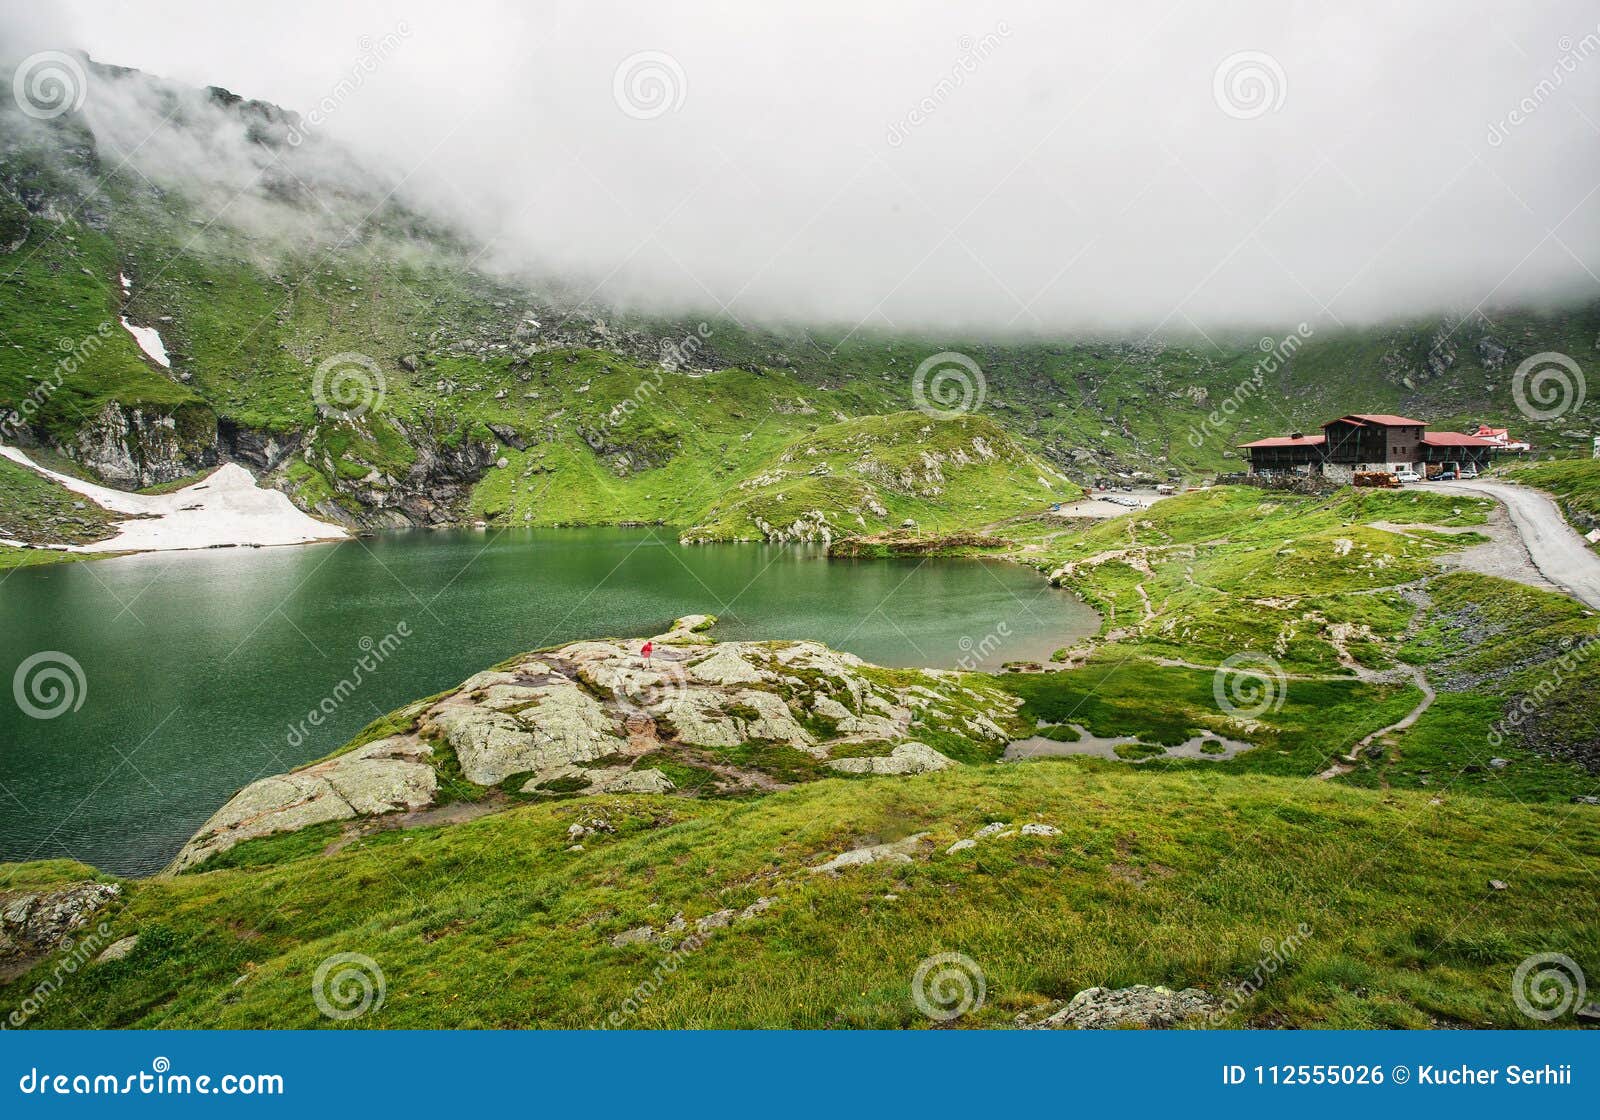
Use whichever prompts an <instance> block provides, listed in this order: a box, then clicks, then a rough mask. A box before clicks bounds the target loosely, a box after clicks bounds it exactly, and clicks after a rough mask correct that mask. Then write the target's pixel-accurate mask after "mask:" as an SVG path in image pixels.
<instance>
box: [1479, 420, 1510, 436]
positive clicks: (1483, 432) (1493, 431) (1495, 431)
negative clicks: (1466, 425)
mask: <svg viewBox="0 0 1600 1120" xmlns="http://www.w3.org/2000/svg"><path fill="white" fill-rule="evenodd" d="M1472 434H1473V435H1475V436H1482V437H1483V438H1484V439H1493V438H1494V437H1495V436H1504V435H1509V434H1510V431H1509V429H1506V428H1491V427H1489V425H1487V424H1479V425H1478V430H1477V431H1475V432H1473V433H1472Z"/></svg>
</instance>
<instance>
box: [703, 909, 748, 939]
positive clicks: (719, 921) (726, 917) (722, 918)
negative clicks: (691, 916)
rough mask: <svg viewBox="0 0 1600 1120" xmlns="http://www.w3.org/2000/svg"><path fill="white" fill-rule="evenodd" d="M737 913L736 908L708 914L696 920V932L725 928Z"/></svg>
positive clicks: (708, 931)
mask: <svg viewBox="0 0 1600 1120" xmlns="http://www.w3.org/2000/svg"><path fill="white" fill-rule="evenodd" d="M737 913H738V912H737V911H734V910H718V911H717V912H716V913H714V914H707V915H706V916H705V917H703V918H700V919H697V920H696V921H695V923H694V930H695V932H696V933H710V932H711V931H712V930H717V929H723V928H725V927H726V926H728V925H729V924H730V923H731V922H732V921H733V919H734V918H735V916H737Z"/></svg>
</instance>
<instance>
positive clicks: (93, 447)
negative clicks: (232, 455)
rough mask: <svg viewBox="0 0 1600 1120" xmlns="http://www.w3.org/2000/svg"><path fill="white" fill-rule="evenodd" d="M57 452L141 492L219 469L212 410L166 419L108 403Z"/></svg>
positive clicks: (110, 480)
mask: <svg viewBox="0 0 1600 1120" xmlns="http://www.w3.org/2000/svg"><path fill="white" fill-rule="evenodd" d="M55 449H56V450H57V451H60V452H61V453H62V454H64V455H66V456H67V457H68V458H70V459H72V460H74V461H75V462H78V463H81V464H83V465H84V466H85V467H88V468H89V469H90V470H91V471H93V472H94V473H95V474H97V475H99V476H100V477H101V478H102V479H104V480H105V481H106V482H108V483H109V484H111V485H113V486H119V487H123V488H125V489H129V490H137V489H140V488H141V487H145V486H156V485H158V484H160V483H163V482H175V481H177V480H178V479H180V478H186V477H188V476H189V475H192V474H195V473H197V472H199V471H202V470H204V469H206V468H207V467H214V466H216V465H217V462H218V457H217V438H216V428H215V425H214V424H213V422H212V421H211V417H210V412H209V410H207V409H204V408H201V409H189V410H183V409H180V410H178V411H177V412H172V413H162V412H156V411H147V410H145V409H141V408H130V407H128V406H126V405H122V404H118V403H116V402H111V403H108V404H107V405H106V406H105V407H104V408H102V409H101V410H100V411H99V412H98V413H96V414H95V416H94V417H93V418H91V419H90V420H89V421H87V422H86V423H84V424H83V425H82V426H81V427H79V428H78V430H77V432H75V433H74V434H73V436H72V437H71V438H70V439H69V440H66V441H64V442H61V443H57V444H55Z"/></svg>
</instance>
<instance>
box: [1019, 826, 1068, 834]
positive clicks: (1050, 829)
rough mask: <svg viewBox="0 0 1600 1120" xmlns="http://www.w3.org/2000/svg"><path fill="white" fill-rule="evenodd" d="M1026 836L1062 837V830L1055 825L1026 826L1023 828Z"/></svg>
mask: <svg viewBox="0 0 1600 1120" xmlns="http://www.w3.org/2000/svg"><path fill="white" fill-rule="evenodd" d="M1022 835H1024V836H1060V835H1061V830H1060V829H1059V828H1057V827H1056V826H1055V825H1053V824H1025V825H1023V826H1022Z"/></svg>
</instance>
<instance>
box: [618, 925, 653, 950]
mask: <svg viewBox="0 0 1600 1120" xmlns="http://www.w3.org/2000/svg"><path fill="white" fill-rule="evenodd" d="M655 939H656V931H655V930H653V929H651V928H650V927H649V926H639V927H637V928H635V929H630V930H627V931H625V932H623V933H619V934H617V935H616V936H615V937H613V938H612V939H611V947H612V948H613V949H620V948H622V947H623V946H624V945H642V944H643V943H645V942H646V941H654V940H655Z"/></svg>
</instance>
